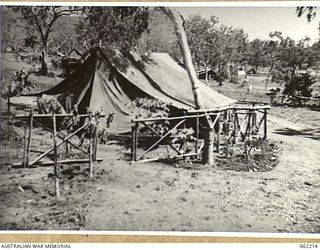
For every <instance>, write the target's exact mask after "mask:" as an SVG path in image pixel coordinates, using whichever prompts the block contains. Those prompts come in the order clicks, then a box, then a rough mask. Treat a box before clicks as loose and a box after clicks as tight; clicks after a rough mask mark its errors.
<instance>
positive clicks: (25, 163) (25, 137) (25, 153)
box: [22, 121, 28, 168]
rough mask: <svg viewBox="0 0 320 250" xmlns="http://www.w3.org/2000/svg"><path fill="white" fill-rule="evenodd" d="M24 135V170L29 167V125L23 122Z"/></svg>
mask: <svg viewBox="0 0 320 250" xmlns="http://www.w3.org/2000/svg"><path fill="white" fill-rule="evenodd" d="M23 133H24V145H23V162H22V165H23V167H24V168H26V167H27V159H26V157H27V140H28V139H27V124H25V121H23Z"/></svg>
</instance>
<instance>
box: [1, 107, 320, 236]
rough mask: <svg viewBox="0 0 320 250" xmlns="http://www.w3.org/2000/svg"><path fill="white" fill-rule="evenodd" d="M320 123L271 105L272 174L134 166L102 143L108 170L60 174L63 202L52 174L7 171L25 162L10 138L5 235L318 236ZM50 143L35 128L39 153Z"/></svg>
mask: <svg viewBox="0 0 320 250" xmlns="http://www.w3.org/2000/svg"><path fill="white" fill-rule="evenodd" d="M302 116H304V117H306V120H303V119H301V117H302ZM319 120H320V113H319V112H316V111H311V110H307V109H293V108H280V107H275V108H272V110H271V112H270V115H269V131H268V136H269V140H270V141H272V142H275V143H277V145H278V147H279V148H280V150H281V153H280V157H279V164H278V165H277V166H276V167H275V168H274V169H273V170H271V171H266V172H243V171H241V172H238V171H234V170H222V169H219V168H212V167H203V168H188V169H187V168H184V167H183V165H181V164H173V165H168V164H164V163H140V164H134V165H132V164H129V162H128V159H127V156H126V155H127V154H126V153H128V152H129V151H128V149H125V148H124V147H123V146H121V145H118V144H110V145H99V147H100V148H99V153H98V157H101V158H103V163H101V164H96V165H95V174H94V178H93V179H92V180H91V179H90V178H89V177H88V166H87V165H81V166H79V165H73V166H64V167H63V168H62V175H63V179H62V180H61V190H62V191H61V192H62V195H61V198H60V199H59V200H57V199H56V198H55V197H54V189H53V187H54V186H53V180H52V177H51V176H52V172H53V169H52V167H37V168H31V169H17V168H12V167H10V166H9V165H6V164H5V162H6V161H9V160H10V161H11V162H12V161H18V160H19V158H21V152H22V141H21V139H19V137H18V138H16V139H15V140H11V141H5V140H4V141H2V142H1V144H2V145H1V152H0V161H1V162H2V165H1V168H0V186H1V189H0V228H1V229H54V230H121V231H122V230H134V231H139V230H143V231H150V230H151V231H153V230H157V231H212V232H225V231H228V232H303V233H320V213H319V211H320V207H319V204H320V198H319V197H320V184H319V183H320V142H319V139H320V131H319ZM15 129H16V132H17V134H19V133H21V131H19V129H20V130H21V128H15ZM48 140H50V137H49V136H48V135H46V134H43V132H40V130H39V131H37V136H36V138H35V139H34V144H33V145H34V146H33V148H32V152H33V154H36V153H37V150H39V149H40V146H41V147H42V148H43V147H47V146H48V145H46V141H48ZM9 156H10V157H9Z"/></svg>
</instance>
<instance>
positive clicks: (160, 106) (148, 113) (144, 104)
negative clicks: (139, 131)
mask: <svg viewBox="0 0 320 250" xmlns="http://www.w3.org/2000/svg"><path fill="white" fill-rule="evenodd" d="M129 105H131V106H132V107H133V113H132V114H131V116H132V117H133V118H157V117H168V116H169V111H170V110H169V107H168V105H167V104H166V103H164V102H162V101H159V100H157V99H151V98H147V97H146V98H137V99H135V100H134V101H133V102H132V103H130V104H129Z"/></svg>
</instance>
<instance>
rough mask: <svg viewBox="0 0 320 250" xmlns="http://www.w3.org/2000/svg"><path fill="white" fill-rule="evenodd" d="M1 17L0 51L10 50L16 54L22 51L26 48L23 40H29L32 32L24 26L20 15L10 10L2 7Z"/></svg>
mask: <svg viewBox="0 0 320 250" xmlns="http://www.w3.org/2000/svg"><path fill="white" fill-rule="evenodd" d="M1 15H2V17H1V49H2V50H5V49H6V48H11V49H13V51H16V52H18V51H20V50H22V49H23V48H24V47H25V46H26V44H25V39H30V37H31V36H32V34H33V33H34V30H33V29H32V27H31V26H28V25H26V24H25V22H24V20H23V18H22V15H21V13H16V12H14V11H13V10H12V9H11V8H8V7H2V8H1Z"/></svg>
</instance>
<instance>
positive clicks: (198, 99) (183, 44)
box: [161, 7, 214, 165]
mask: <svg viewBox="0 0 320 250" xmlns="http://www.w3.org/2000/svg"><path fill="white" fill-rule="evenodd" d="M161 10H162V11H163V12H164V13H165V14H166V15H167V16H168V17H169V19H170V20H171V21H172V23H173V26H174V29H175V32H176V35H177V38H178V41H179V45H180V48H181V52H182V56H183V62H184V66H185V68H186V71H187V73H188V76H189V80H190V82H191V88H192V93H193V97H194V102H195V107H196V109H204V104H203V99H202V95H201V92H200V89H199V82H198V79H197V74H196V71H195V69H194V66H193V63H192V56H191V52H190V49H189V45H188V39H187V35H186V32H185V29H184V27H183V22H184V20H183V18H182V16H181V15H180V14H179V13H178V12H177V11H176V10H175V9H172V8H169V7H161ZM206 120H207V124H208V129H207V133H206V134H205V137H206V141H207V142H208V143H209V142H212V145H210V144H205V147H206V146H209V147H210V149H206V150H204V151H203V153H204V154H210V155H203V159H206V161H204V164H209V165H214V158H213V152H211V151H213V147H214V146H213V142H214V139H213V140H212V138H214V125H213V122H212V120H211V117H210V115H207V116H206Z"/></svg>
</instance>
